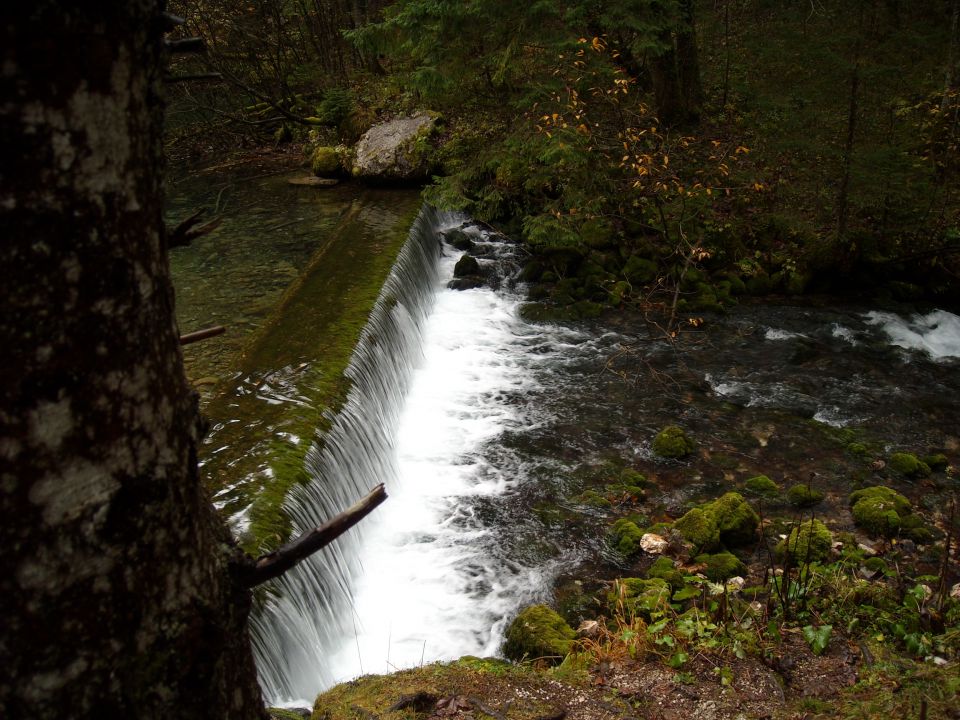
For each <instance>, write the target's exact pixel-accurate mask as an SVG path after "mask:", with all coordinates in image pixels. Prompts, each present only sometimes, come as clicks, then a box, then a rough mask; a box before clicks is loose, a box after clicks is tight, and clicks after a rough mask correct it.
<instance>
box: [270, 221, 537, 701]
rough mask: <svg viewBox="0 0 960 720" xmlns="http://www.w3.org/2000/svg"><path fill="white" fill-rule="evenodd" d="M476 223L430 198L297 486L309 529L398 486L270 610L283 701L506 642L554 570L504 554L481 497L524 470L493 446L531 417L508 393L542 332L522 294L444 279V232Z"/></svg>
mask: <svg viewBox="0 0 960 720" xmlns="http://www.w3.org/2000/svg"><path fill="white" fill-rule="evenodd" d="M461 221H462V218H458V217H454V216H450V215H440V214H437V213H434V212H433V211H430V210H424V211H423V212H422V213H421V216H420V217H419V218H418V219H417V222H416V223H415V225H414V228H413V229H412V231H411V235H410V239H409V240H408V242H407V245H406V246H405V247H404V250H403V252H402V253H401V256H400V258H399V260H398V262H397V265H396V267H395V268H394V270H393V272H392V273H391V275H390V277H389V278H388V280H387V282H386V284H385V286H384V289H383V292H382V293H381V296H380V299H379V300H378V302H377V306H376V309H375V311H374V313H373V314H372V316H371V319H370V322H369V325H368V327H367V328H366V329H365V331H364V333H363V335H362V337H361V340H360V343H359V344H358V347H357V349H356V351H355V354H354V357H353V360H352V362H351V365H350V368H349V370H348V376H349V377H350V379H351V381H352V382H353V386H352V389H351V391H350V394H349V397H348V400H347V402H346V405H345V407H344V408H343V410H342V411H341V413H340V414H339V415H338V416H337V418H336V420H335V422H334V424H333V427H332V429H331V430H330V432H329V433H328V434H327V436H326V437H325V438H323V441H322V447H321V446H315V447H314V448H312V449H311V452H310V454H309V455H308V468H309V470H310V472H311V475H312V476H313V480H312V482H311V483H310V485H309V486H307V487H304V488H298V491H297V492H296V494H295V495H293V496H292V497H291V501H290V503H289V508H288V509H289V510H290V513H291V515H292V517H293V518H294V524H295V527H294V533H298V532H301V531H302V530H303V529H305V528H309V527H312V526H314V525H317V524H319V523H321V522H323V521H324V520H325V519H327V518H329V517H331V516H332V515H333V514H335V513H336V512H339V511H341V510H342V509H343V508H345V507H347V506H348V505H350V504H351V503H352V502H353V501H354V500H356V498H358V497H360V496H361V495H363V494H365V493H366V492H367V491H368V490H369V489H370V488H371V487H373V486H374V485H376V484H377V483H379V482H384V483H385V484H386V486H387V491H388V494H389V499H388V501H387V502H386V503H385V504H384V505H382V506H381V507H380V508H378V509H377V511H376V512H375V513H374V514H373V515H371V516H370V517H369V518H368V519H366V520H365V521H364V522H362V523H361V524H360V525H359V526H358V527H357V528H354V529H353V530H351V531H350V533H349V534H348V535H346V536H344V537H342V538H340V539H339V540H337V541H336V542H335V543H334V544H333V545H332V546H330V547H329V548H326V549H325V550H324V551H323V552H321V553H318V554H317V555H316V556H314V557H313V558H311V559H309V560H308V561H306V562H304V563H302V564H301V565H300V566H298V567H297V568H296V569H295V570H293V571H291V572H289V573H287V574H286V575H285V576H284V577H282V578H280V579H279V580H278V581H277V584H276V590H277V592H276V594H274V595H272V596H271V598H270V600H269V602H268V603H267V606H266V608H265V609H264V610H263V612H261V613H260V614H259V615H258V616H257V618H256V620H255V633H254V634H255V648H256V651H257V659H258V667H259V671H260V679H261V684H262V685H263V688H264V692H265V694H266V695H267V697H268V698H270V699H271V701H272V702H274V703H279V702H290V701H300V702H303V701H306V702H307V704H311V703H312V698H313V696H314V695H315V694H316V693H317V692H318V691H320V690H322V689H324V688H325V687H328V686H329V685H331V684H333V683H335V682H338V681H342V680H345V679H349V678H352V677H355V676H357V675H359V674H362V673H365V672H387V671H390V670H393V669H396V668H399V667H410V666H413V665H417V664H419V663H420V662H429V661H433V660H442V659H452V658H455V657H459V656H461V655H464V654H477V655H489V654H493V653H495V652H496V651H497V649H498V647H499V644H500V642H501V640H502V632H503V625H504V623H505V622H506V621H507V620H508V619H509V616H510V615H511V614H512V613H513V612H514V611H515V610H516V609H517V607H518V606H519V605H521V604H523V603H525V602H529V601H531V600H533V599H535V598H536V596H538V595H539V594H541V593H542V592H543V591H544V588H545V586H546V584H547V580H548V578H547V577H546V576H545V573H548V572H549V571H548V570H545V569H543V568H539V569H535V568H528V567H523V566H520V565H518V564H516V563H509V564H506V563H504V562H503V561H502V560H499V559H498V557H497V554H496V553H495V552H492V551H491V550H492V548H493V546H494V545H495V543H496V538H494V537H492V535H491V529H490V526H489V524H488V523H485V522H481V521H479V520H478V519H477V518H475V517H474V516H473V513H474V510H473V504H472V503H470V502H468V500H469V499H470V498H471V497H473V498H475V497H477V496H483V495H499V494H501V493H503V492H505V491H507V490H509V489H510V487H511V485H512V484H514V483H516V482H518V480H519V479H520V478H521V476H522V473H521V472H520V470H519V468H509V467H504V466H503V465H502V464H501V465H494V464H492V463H491V462H489V461H488V460H486V459H485V458H484V455H483V453H482V449H483V447H484V445H485V444H486V443H489V442H491V441H494V440H495V439H496V438H497V437H498V436H499V435H501V434H502V433H503V432H505V431H509V430H511V429H515V428H518V427H521V426H528V425H529V424H530V423H531V418H529V417H525V416H524V412H525V405H524V404H523V403H509V402H507V398H508V397H510V396H511V394H515V393H522V392H525V391H528V390H530V389H531V386H532V384H533V382H534V380H533V378H532V376H531V373H530V368H529V363H530V362H531V360H530V359H529V353H527V352H526V346H527V344H528V343H529V341H530V340H531V336H532V335H534V334H535V333H537V331H536V330H534V329H532V328H530V327H529V326H527V325H525V324H524V323H522V321H520V320H519V319H518V317H517V312H516V311H517V305H518V300H517V299H515V298H514V297H512V296H511V295H510V294H509V293H505V292H494V291H493V290H490V289H488V288H480V289H476V290H467V291H459V292H458V291H451V290H447V289H446V288H445V283H446V281H447V279H449V277H450V276H451V275H452V270H453V264H454V262H455V261H456V259H457V258H456V257H451V256H448V257H443V258H439V257H438V256H439V254H440V252H439V247H438V231H439V230H440V229H441V228H442V227H444V226H449V225H453V224H457V223H459V222H461ZM478 237H479V234H478ZM483 239H489V238H483Z"/></svg>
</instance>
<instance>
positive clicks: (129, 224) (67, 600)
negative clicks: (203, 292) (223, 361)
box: [0, 0, 264, 719]
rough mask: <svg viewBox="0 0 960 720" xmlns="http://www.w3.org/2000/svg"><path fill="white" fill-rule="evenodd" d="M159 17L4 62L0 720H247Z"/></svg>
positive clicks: (254, 702) (13, 40)
mask: <svg viewBox="0 0 960 720" xmlns="http://www.w3.org/2000/svg"><path fill="white" fill-rule="evenodd" d="M162 9H163V7H162V0H122V1H121V0H114V2H102V3H81V4H73V3H57V2H50V1H49V0H38V1H37V2H30V3H13V4H11V5H9V6H8V8H7V9H6V10H5V11H4V17H3V18H2V27H3V30H2V33H3V35H2V42H0V54H2V65H0V68H2V69H0V98H2V101H0V136H2V137H3V139H4V142H3V144H2V145H0V227H2V228H3V237H2V242H0V268H2V271H3V283H4V289H3V304H2V310H0V344H2V346H3V348H4V351H3V354H2V355H0V490H2V493H0V542H2V545H3V554H2V557H3V560H2V568H0V598H2V600H0V605H2V607H0V613H2V618H3V619H2V623H0V667H2V668H3V673H2V676H0V716H2V717H6V718H19V717H23V718H26V717H29V718H61V717H66V716H69V717H94V716H96V717H124V716H126V717H139V718H172V717H176V718H201V717H203V718H205V719H209V718H226V717H228V716H229V717H231V718H260V717H263V716H264V711H263V707H262V702H261V698H260V691H259V688H258V686H257V684H256V677H255V670H254V666H253V660H252V655H251V651H250V643H249V638H248V636H247V630H246V618H247V612H248V609H249V594H248V593H247V592H246V591H245V590H241V589H240V584H239V582H238V581H237V579H236V578H235V577H233V570H232V568H234V566H235V563H236V561H238V560H239V557H238V556H237V555H236V552H237V551H236V550H235V549H234V546H233V545H232V543H231V540H230V537H229V534H228V533H227V532H226V530H225V528H224V527H223V525H222V523H221V522H220V520H219V519H218V518H217V517H216V515H215V514H214V511H213V510H212V508H211V506H210V504H209V502H208V499H207V497H206V496H205V495H204V493H203V492H202V490H201V488H200V485H199V483H198V480H197V461H196V454H197V444H198V441H199V436H200V432H199V429H198V428H199V425H200V423H199V416H198V411H197V403H196V398H195V396H194V394H193V393H192V392H191V389H190V388H189V386H188V384H187V382H186V380H185V378H184V373H183V363H182V357H181V354H180V350H179V345H178V338H177V336H178V332H177V327H176V323H175V319H174V314H173V291H172V287H171V283H170V278H169V271H168V263H167V255H166V249H165V237H164V230H163V225H162V219H161V203H162V187H161V171H162V155H161V128H162V112H163V110H162V99H161V89H162V86H161V83H162V79H161V74H162V61H163V57H162V55H163V43H162V31H163V23H162V20H161V11H162Z"/></svg>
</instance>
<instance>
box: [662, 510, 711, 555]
mask: <svg viewBox="0 0 960 720" xmlns="http://www.w3.org/2000/svg"><path fill="white" fill-rule="evenodd" d="M673 527H674V529H676V530H677V531H678V532H679V533H680V534H681V535H683V539H684V540H686V541H687V542H690V543H693V546H694V547H695V548H696V549H698V550H712V549H713V548H715V547H717V545H719V544H720V529H719V528H718V527H717V522H716V520H714V519H713V517H712V516H711V515H708V514H707V513H705V512H704V511H703V510H701V509H700V508H693V510H691V511H690V512H688V513H687V514H686V515H684V516H683V517H682V518H680V519H679V520H677V521H676V522H675V523H674V524H673Z"/></svg>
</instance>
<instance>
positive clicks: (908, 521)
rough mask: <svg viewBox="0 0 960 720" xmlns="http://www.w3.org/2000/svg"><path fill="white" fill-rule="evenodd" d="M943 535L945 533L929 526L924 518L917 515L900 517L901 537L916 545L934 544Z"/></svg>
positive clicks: (911, 514)
mask: <svg viewBox="0 0 960 720" xmlns="http://www.w3.org/2000/svg"><path fill="white" fill-rule="evenodd" d="M942 535H943V533H941V532H940V531H939V530H937V529H936V528H934V527H931V526H929V525H927V523H926V522H924V520H923V518H922V517H920V516H919V515H917V514H916V513H910V514H909V515H901V516H900V537H903V538H908V539H910V540H913V541H914V542H915V543H920V544H921V545H925V544H927V543H930V542H933V541H934V540H936V539H937V538H938V537H941V536H942Z"/></svg>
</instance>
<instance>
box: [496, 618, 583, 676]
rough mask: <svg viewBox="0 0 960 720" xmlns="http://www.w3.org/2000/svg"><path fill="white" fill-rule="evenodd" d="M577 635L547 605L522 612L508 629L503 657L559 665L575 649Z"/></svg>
mask: <svg viewBox="0 0 960 720" xmlns="http://www.w3.org/2000/svg"><path fill="white" fill-rule="evenodd" d="M576 636H577V634H576V633H575V632H574V631H573V628H571V627H570V626H569V625H567V623H566V622H565V621H564V619H563V618H562V617H560V616H559V615H558V614H557V613H556V612H554V611H553V610H551V609H550V608H548V607H547V606H546V605H532V606H530V607H528V608H525V609H524V610H522V611H520V614H519V615H517V617H516V618H514V620H513V622H512V623H510V627H509V628H507V634H506V642H505V643H504V644H503V654H504V655H506V656H507V657H508V658H510V659H511V660H515V661H520V660H524V659H534V658H551V659H552V660H555V661H556V662H559V661H560V660H562V659H563V658H564V657H566V655H567V653H569V652H570V648H571V647H572V646H573V641H574V638H576Z"/></svg>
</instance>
